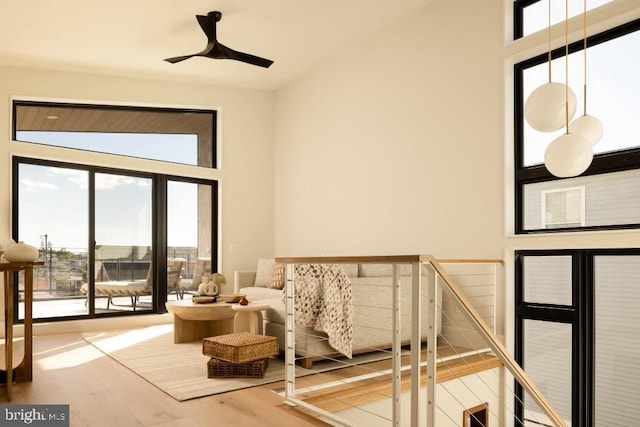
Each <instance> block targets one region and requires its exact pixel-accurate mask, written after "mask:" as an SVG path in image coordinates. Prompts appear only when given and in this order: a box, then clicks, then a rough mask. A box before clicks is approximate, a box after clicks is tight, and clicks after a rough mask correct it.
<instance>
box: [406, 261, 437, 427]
mask: <svg viewBox="0 0 640 427" xmlns="http://www.w3.org/2000/svg"><path fill="white" fill-rule="evenodd" d="M421 288H422V274H420V262H412V263H411V298H412V301H411V426H412V427H418V424H419V423H420V356H421V354H422V340H421V334H420V332H421V331H420V325H421V324H422V321H421V319H422V313H421V308H422V307H421V305H422V298H421V297H422V289H421ZM431 427H433V426H431Z"/></svg>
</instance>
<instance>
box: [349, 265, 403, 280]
mask: <svg viewBox="0 0 640 427" xmlns="http://www.w3.org/2000/svg"><path fill="white" fill-rule="evenodd" d="M392 272H393V266H392V265H391V264H358V277H385V276H389V277H391V274H392ZM398 274H399V275H400V276H410V275H411V265H410V264H398Z"/></svg>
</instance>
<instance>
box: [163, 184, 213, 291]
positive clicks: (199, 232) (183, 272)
mask: <svg viewBox="0 0 640 427" xmlns="http://www.w3.org/2000/svg"><path fill="white" fill-rule="evenodd" d="M212 197H213V191H212V186H211V185H208V184H198V183H193V182H181V181H168V183H167V257H168V260H167V265H168V266H169V272H168V277H167V298H168V299H175V298H178V299H182V298H184V297H185V296H187V297H188V296H189V295H193V294H195V293H196V292H197V290H198V285H199V284H200V282H201V280H202V276H203V275H208V274H211V235H212V221H211V218H212V216H211V210H212V209H211V207H212ZM172 266H174V267H175V268H174V269H173V270H178V269H180V273H179V277H177V278H176V277H175V271H172ZM172 273H173V274H172ZM174 279H177V280H174Z"/></svg>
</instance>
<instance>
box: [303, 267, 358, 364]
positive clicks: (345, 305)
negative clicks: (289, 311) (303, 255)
mask: <svg viewBox="0 0 640 427" xmlns="http://www.w3.org/2000/svg"><path fill="white" fill-rule="evenodd" d="M295 290H296V296H295V304H296V310H295V322H296V324H300V325H303V326H307V327H310V328H313V329H314V330H316V331H319V332H324V333H325V334H327V336H328V338H329V345H330V346H331V347H333V348H334V349H336V350H337V351H339V352H340V353H342V354H344V355H345V356H347V357H349V358H351V357H352V350H353V296H352V291H351V281H350V280H349V277H347V275H346V274H345V273H344V271H343V270H342V268H340V266H338V265H335V264H296V266H295Z"/></svg>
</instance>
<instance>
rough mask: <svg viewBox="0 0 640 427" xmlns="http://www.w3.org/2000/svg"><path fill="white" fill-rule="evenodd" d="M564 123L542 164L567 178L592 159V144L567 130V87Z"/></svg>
mask: <svg viewBox="0 0 640 427" xmlns="http://www.w3.org/2000/svg"><path fill="white" fill-rule="evenodd" d="M565 14H566V15H565V21H564V25H565V78H566V82H567V84H568V83H569V30H568V19H569V0H565ZM565 123H566V126H567V132H566V133H565V134H564V135H562V136H560V137H558V138H556V139H555V140H553V141H552V142H551V144H549V146H548V147H547V149H546V150H545V152H544V165H545V166H546V168H547V169H548V170H549V172H551V173H552V174H553V175H554V176H557V177H559V178H568V177H573V176H578V175H580V174H581V173H583V172H584V171H586V170H587V168H588V167H589V165H590V164H591V162H592V161H593V144H592V143H591V142H590V141H589V140H588V139H587V138H585V137H584V136H583V135H580V134H577V133H571V132H569V87H568V86H567V88H566V90H565Z"/></svg>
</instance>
